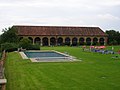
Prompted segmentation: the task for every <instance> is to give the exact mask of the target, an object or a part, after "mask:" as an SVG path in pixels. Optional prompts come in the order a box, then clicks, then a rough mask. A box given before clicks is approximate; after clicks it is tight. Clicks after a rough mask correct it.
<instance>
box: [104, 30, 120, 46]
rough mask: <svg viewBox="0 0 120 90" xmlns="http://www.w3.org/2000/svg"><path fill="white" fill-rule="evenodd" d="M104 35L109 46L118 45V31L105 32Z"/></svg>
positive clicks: (119, 39)
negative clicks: (106, 36)
mask: <svg viewBox="0 0 120 90" xmlns="http://www.w3.org/2000/svg"><path fill="white" fill-rule="evenodd" d="M106 33H107V34H108V44H111V45H118V44H120V33H119V32H118V31H115V30H109V31H108V30H107V31H106Z"/></svg>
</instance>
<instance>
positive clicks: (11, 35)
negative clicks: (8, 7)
mask: <svg viewBox="0 0 120 90" xmlns="http://www.w3.org/2000/svg"><path fill="white" fill-rule="evenodd" d="M6 42H9V43H17V42H18V35H17V30H16V29H15V28H14V27H11V28H8V29H7V28H5V29H3V34H2V35H1V36H0V43H6Z"/></svg>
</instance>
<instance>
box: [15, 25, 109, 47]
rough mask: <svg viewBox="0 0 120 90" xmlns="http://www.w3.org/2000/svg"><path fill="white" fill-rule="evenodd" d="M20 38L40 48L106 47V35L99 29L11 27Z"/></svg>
mask: <svg viewBox="0 0 120 90" xmlns="http://www.w3.org/2000/svg"><path fill="white" fill-rule="evenodd" d="M13 27H14V28H16V30H17V34H18V36H19V37H20V39H22V38H28V39H30V40H31V42H32V43H33V44H39V45H41V46H51V45H53V46H55V45H68V46H69V45H72V46H77V45H106V44H107V34H105V33H104V32H103V31H102V30H101V29H100V28H99V27H67V26H13Z"/></svg>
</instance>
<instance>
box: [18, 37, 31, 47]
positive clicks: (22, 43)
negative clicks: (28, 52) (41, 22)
mask: <svg viewBox="0 0 120 90" xmlns="http://www.w3.org/2000/svg"><path fill="white" fill-rule="evenodd" d="M31 46H32V44H31V41H30V40H29V39H28V38H23V39H21V40H20V43H19V47H22V48H23V49H29V48H30V47H31Z"/></svg>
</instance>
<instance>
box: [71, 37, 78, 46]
mask: <svg viewBox="0 0 120 90" xmlns="http://www.w3.org/2000/svg"><path fill="white" fill-rule="evenodd" d="M72 45H73V46H77V38H76V37H74V38H73V39H72Z"/></svg>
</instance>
